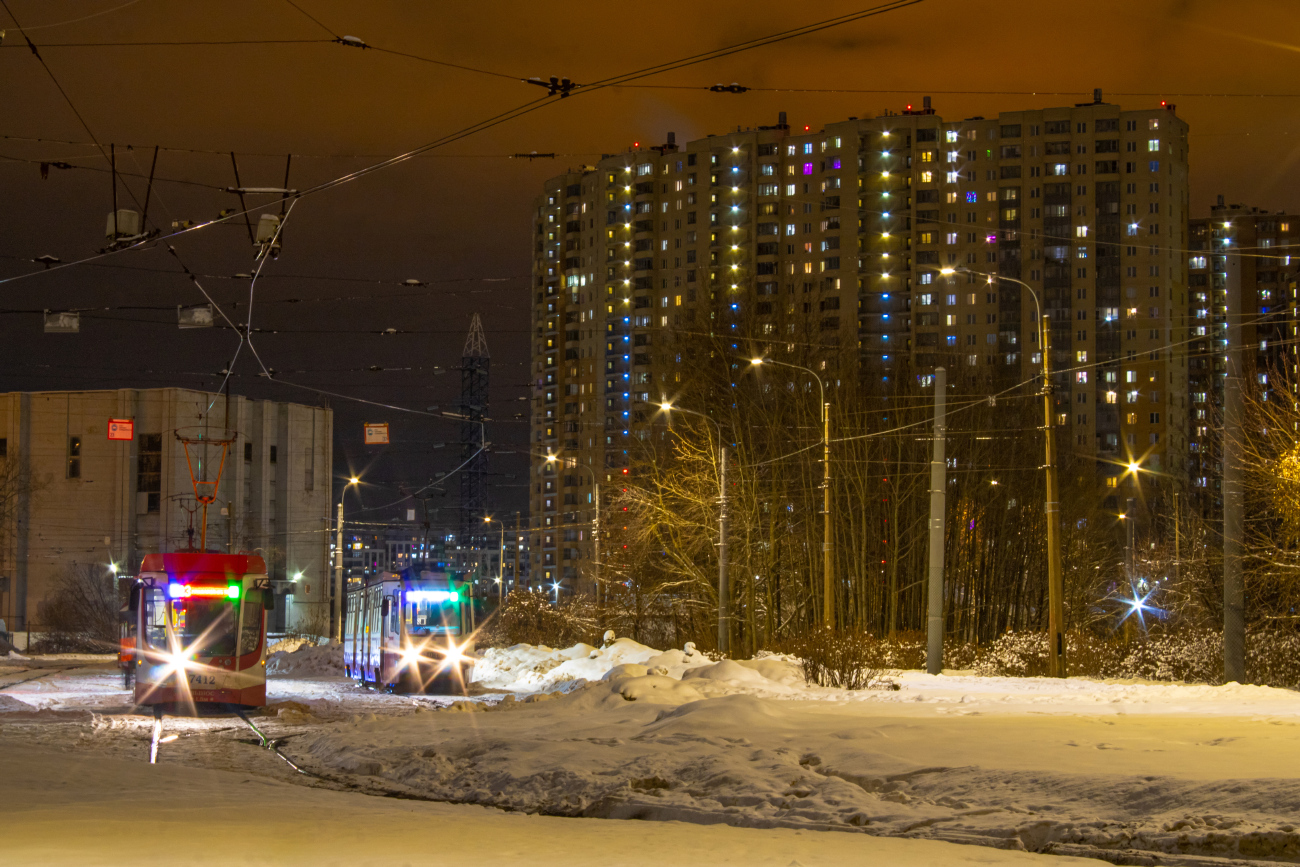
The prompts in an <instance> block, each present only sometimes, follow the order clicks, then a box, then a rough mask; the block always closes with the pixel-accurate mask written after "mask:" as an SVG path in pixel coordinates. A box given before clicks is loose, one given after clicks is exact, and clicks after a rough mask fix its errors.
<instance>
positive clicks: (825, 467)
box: [749, 233, 888, 627]
mask: <svg viewBox="0 0 1300 867" xmlns="http://www.w3.org/2000/svg"><path fill="white" fill-rule="evenodd" d="M886 234H888V233H886ZM749 363H750V364H752V365H753V366H755V367H760V366H762V365H764V364H775V365H778V366H780V367H792V368H794V369H795V370H802V371H804V372H805V373H808V374H811V375H812V377H813V379H815V380H817V389H818V393H819V394H820V395H821V397H820V401H819V405H820V407H821V415H822V524H823V526H822V531H823V538H822V585H823V586H822V594H823V599H824V603H823V609H822V622H823V623H824V624H825V625H826V626H828V627H834V626H835V582H834V580H833V579H832V576H831V569H832V563H831V405H830V404H829V403H827V402H826V386H825V384H824V383H823V382H822V378H821V377H820V376H818V375H817V372H816V371H814V370H811V369H810V368H807V367H804V366H803V365H800V364H790V363H789V362H786V361H773V360H772V359H770V358H763V357H762V356H758V357H755V358H751V359H750V360H749Z"/></svg>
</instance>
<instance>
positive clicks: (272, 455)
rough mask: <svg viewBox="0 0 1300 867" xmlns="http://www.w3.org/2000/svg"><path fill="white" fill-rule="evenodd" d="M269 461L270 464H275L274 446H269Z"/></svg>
mask: <svg viewBox="0 0 1300 867" xmlns="http://www.w3.org/2000/svg"><path fill="white" fill-rule="evenodd" d="M270 461H271V463H275V446H271V456H270Z"/></svg>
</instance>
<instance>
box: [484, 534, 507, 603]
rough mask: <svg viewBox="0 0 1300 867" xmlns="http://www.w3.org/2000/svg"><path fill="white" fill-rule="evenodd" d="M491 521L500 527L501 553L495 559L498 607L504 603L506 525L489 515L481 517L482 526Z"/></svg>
mask: <svg viewBox="0 0 1300 867" xmlns="http://www.w3.org/2000/svg"><path fill="white" fill-rule="evenodd" d="M493 521H496V523H497V524H499V525H500V526H501V553H500V554H499V555H498V557H497V606H498V607H500V606H502V605H504V604H505V602H506V525H505V523H504V522H502V521H499V520H497V519H496V518H493V517H492V516H491V515H485V516H484V517H483V523H484V524H491V523H492V522H493Z"/></svg>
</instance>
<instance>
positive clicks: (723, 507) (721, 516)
mask: <svg viewBox="0 0 1300 867" xmlns="http://www.w3.org/2000/svg"><path fill="white" fill-rule="evenodd" d="M659 408H660V409H662V410H663V411H664V412H665V413H671V412H672V411H673V410H674V409H676V410H677V411H678V412H684V413H687V414H689V415H698V416H699V417H700V418H702V419H704V420H705V421H708V422H712V423H713V425H714V426H715V427H716V428H717V429H718V650H720V651H722V652H723V653H726V652H728V651H730V650H731V629H730V626H729V625H728V621H729V619H730V617H731V601H730V598H731V590H730V587H729V586H728V581H727V578H728V575H727V569H728V562H727V518H728V515H727V445H726V441H725V440H724V439H723V436H722V424H721V423H720V422H718V421H717V420H716V419H714V418H712V417H710V416H707V415H705V414H704V413H702V412H696V411H695V410H693V409H679V408H677V407H674V406H673V405H672V402H671V401H667V400H665V401H663V402H662V403H660V404H659ZM670 420H671V416H670Z"/></svg>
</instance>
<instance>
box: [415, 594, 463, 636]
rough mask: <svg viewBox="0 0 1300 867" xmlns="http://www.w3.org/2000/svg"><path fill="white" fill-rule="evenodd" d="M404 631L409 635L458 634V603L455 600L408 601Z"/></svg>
mask: <svg viewBox="0 0 1300 867" xmlns="http://www.w3.org/2000/svg"><path fill="white" fill-rule="evenodd" d="M409 608H410V613H409V615H408V619H407V621H406V631H407V632H408V633H409V634H411V635H459V634H460V605H459V604H457V603H456V602H455V601H451V602H447V601H442V600H438V601H433V600H420V601H418V602H412V603H410V606H409Z"/></svg>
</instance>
